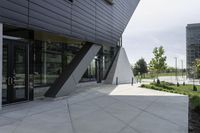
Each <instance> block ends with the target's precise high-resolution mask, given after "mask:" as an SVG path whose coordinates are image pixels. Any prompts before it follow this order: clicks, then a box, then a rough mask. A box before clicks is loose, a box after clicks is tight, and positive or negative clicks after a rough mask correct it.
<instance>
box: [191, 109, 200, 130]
mask: <svg viewBox="0 0 200 133" xmlns="http://www.w3.org/2000/svg"><path fill="white" fill-rule="evenodd" d="M189 133H200V107H199V108H196V109H191V108H190V112H189Z"/></svg>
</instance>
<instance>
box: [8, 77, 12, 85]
mask: <svg viewBox="0 0 200 133" xmlns="http://www.w3.org/2000/svg"><path fill="white" fill-rule="evenodd" d="M7 82H8V85H12V83H11V77H8V79H7Z"/></svg>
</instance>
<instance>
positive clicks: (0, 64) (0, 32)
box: [0, 23, 3, 110]
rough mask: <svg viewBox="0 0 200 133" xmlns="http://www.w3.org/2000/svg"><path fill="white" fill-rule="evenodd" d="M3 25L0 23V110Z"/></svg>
mask: <svg viewBox="0 0 200 133" xmlns="http://www.w3.org/2000/svg"><path fill="white" fill-rule="evenodd" d="M2 64H3V24H1V23H0V110H1V109H2V69H3V67H2Z"/></svg>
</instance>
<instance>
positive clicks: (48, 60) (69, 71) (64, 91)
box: [0, 0, 139, 108]
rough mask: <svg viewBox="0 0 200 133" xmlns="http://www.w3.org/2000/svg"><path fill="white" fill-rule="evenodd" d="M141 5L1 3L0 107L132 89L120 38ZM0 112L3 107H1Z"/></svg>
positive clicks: (103, 0)
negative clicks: (102, 88) (90, 86)
mask: <svg viewBox="0 0 200 133" xmlns="http://www.w3.org/2000/svg"><path fill="white" fill-rule="evenodd" d="M138 3H139V0H1V4H0V68H1V69H0V103H2V104H10V103H15V102H20V101H30V100H34V98H37V97H42V96H45V97H52V98H55V97H59V96H65V95H68V94H69V93H71V92H73V91H74V90H75V89H76V87H77V85H78V84H79V83H85V82H87V83H90V82H96V83H102V82H104V83H110V84H114V83H130V82H131V78H133V74H132V72H131V69H130V64H129V63H128V59H127V56H126V53H125V51H124V49H123V48H122V39H121V36H122V33H123V31H124V29H125V27H126V26H127V24H128V22H129V20H130V18H131V16H132V14H133V12H134V10H135V9H136V7H137V5H138ZM0 108H1V105H0Z"/></svg>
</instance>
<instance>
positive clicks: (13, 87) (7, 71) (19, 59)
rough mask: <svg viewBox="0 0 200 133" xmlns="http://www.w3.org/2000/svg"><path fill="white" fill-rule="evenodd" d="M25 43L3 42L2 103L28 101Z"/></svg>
mask: <svg viewBox="0 0 200 133" xmlns="http://www.w3.org/2000/svg"><path fill="white" fill-rule="evenodd" d="M27 60H28V57H27V42H25V41H19V40H8V39H4V40H3V103H13V102H19V101H23V100H27V99H28V95H27V94H28V87H27V74H28V73H27V72H28V69H27Z"/></svg>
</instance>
